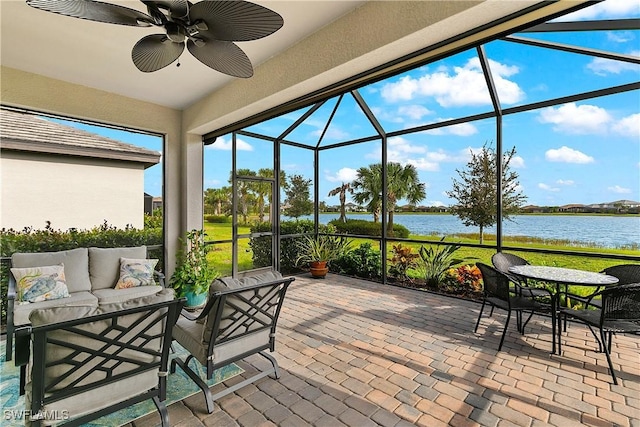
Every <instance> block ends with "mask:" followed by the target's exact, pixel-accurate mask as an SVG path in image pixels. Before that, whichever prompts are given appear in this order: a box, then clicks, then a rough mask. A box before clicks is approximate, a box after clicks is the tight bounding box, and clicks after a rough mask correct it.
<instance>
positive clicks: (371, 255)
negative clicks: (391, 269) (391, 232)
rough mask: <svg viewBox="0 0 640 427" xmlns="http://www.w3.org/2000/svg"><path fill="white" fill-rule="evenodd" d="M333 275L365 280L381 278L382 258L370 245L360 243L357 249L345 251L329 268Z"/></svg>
mask: <svg viewBox="0 0 640 427" xmlns="http://www.w3.org/2000/svg"><path fill="white" fill-rule="evenodd" d="M329 268H330V270H331V271H332V272H334V273H341V274H349V275H351V276H358V277H363V278H365V279H380V278H381V277H382V258H381V257H380V251H378V250H376V249H373V248H372V246H371V243H362V244H360V246H359V247H357V248H355V249H352V250H350V251H347V253H345V254H343V255H342V256H341V257H339V258H338V259H337V260H335V261H334V262H333V263H332V264H331V265H330V266H329Z"/></svg>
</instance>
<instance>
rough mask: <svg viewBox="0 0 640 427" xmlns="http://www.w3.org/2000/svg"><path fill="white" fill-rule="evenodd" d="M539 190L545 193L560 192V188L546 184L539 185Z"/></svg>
mask: <svg viewBox="0 0 640 427" xmlns="http://www.w3.org/2000/svg"><path fill="white" fill-rule="evenodd" d="M538 188H540V189H541V190H545V191H551V192H554V193H555V192H558V191H560V189H559V188H558V187H551V186H550V185H547V184H545V183H542V182H541V183H539V184H538Z"/></svg>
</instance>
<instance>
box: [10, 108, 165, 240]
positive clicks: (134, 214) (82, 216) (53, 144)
mask: <svg viewBox="0 0 640 427" xmlns="http://www.w3.org/2000/svg"><path fill="white" fill-rule="evenodd" d="M159 162H160V153H159V152H157V151H152V150H148V149H146V148H143V147H138V146H135V145H131V144H125V143H123V142H120V141H116V140H114V139H110V138H106V137H103V136H100V135H97V134H94V133H90V132H86V131H83V130H80V129H76V128H73V127H70V126H65V125H62V124H59V123H55V122H53V121H50V120H47V119H45V118H42V117H39V116H36V115H33V114H28V113H23V112H19V111H13V110H7V109H0V181H1V183H0V189H1V193H0V196H1V199H0V202H1V204H0V228H13V229H15V230H22V229H23V228H24V227H33V228H35V229H42V228H44V227H45V225H46V222H47V221H50V222H51V226H52V227H53V228H54V229H61V230H66V229H69V228H76V229H87V228H92V227H95V226H98V225H101V224H102V223H103V222H104V221H106V222H107V223H109V224H110V225H113V226H116V227H119V228H124V227H125V226H127V225H131V226H133V227H136V228H142V227H143V226H144V220H143V218H144V212H145V193H144V171H145V169H147V168H149V167H151V166H153V165H155V164H158V163H159ZM152 202H153V201H152Z"/></svg>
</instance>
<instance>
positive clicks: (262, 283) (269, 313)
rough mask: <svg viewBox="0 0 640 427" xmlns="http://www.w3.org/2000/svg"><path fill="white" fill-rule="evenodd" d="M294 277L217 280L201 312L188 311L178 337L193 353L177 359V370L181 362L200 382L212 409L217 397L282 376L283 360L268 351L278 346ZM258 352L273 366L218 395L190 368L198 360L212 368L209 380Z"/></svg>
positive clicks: (208, 371)
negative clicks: (279, 324) (279, 326)
mask: <svg viewBox="0 0 640 427" xmlns="http://www.w3.org/2000/svg"><path fill="white" fill-rule="evenodd" d="M293 281H294V278H283V277H282V275H280V273H278V272H269V273H264V274H261V275H259V276H254V277H247V278H243V279H233V278H231V277H226V278H222V279H217V280H216V281H214V282H213V283H212V284H211V287H210V289H209V298H208V300H207V303H206V305H205V307H204V308H203V309H202V311H201V312H200V313H199V314H197V315H195V314H191V313H189V312H187V311H186V310H183V312H182V317H180V318H179V319H178V322H177V324H176V327H175V329H174V331H173V337H174V339H175V340H176V341H177V342H178V343H179V344H180V345H181V346H182V347H184V348H185V349H186V350H187V351H188V352H189V353H190V354H189V356H187V357H186V358H185V359H184V360H183V359H180V358H178V357H176V358H174V359H173V360H172V361H171V372H172V373H173V372H175V369H176V364H177V365H179V366H180V368H182V370H183V371H184V372H185V373H186V374H187V375H188V376H189V377H190V378H191V379H192V380H193V381H194V382H195V383H196V384H197V385H198V387H199V388H200V389H201V390H202V392H203V394H204V396H205V400H206V404H207V411H208V412H209V413H212V412H213V410H214V405H213V402H214V401H215V400H217V399H219V398H220V397H222V396H225V395H227V394H229V393H232V392H234V391H235V390H238V389H240V388H242V387H244V386H245V385H247V384H250V383H252V382H254V381H256V380H258V379H260V378H263V377H265V376H267V375H270V374H272V373H273V374H274V375H275V377H276V378H279V376H280V374H279V367H278V362H277V361H276V359H275V358H274V357H273V356H271V355H270V354H268V353H266V351H267V350H268V351H270V352H273V351H274V349H275V338H276V324H277V322H278V316H279V314H280V308H281V307H282V303H283V300H284V297H285V294H286V292H287V288H288V286H289V284H290V283H291V282H293ZM253 354H260V355H261V356H263V357H265V358H266V359H267V360H269V361H270V362H271V368H270V369H268V370H265V371H261V372H258V373H257V374H256V375H254V376H252V377H250V378H247V379H245V380H244V381H242V382H240V383H238V384H235V385H233V386H232V387H229V388H226V389H224V390H222V391H220V392H219V393H216V394H212V393H211V391H210V390H209V387H208V385H207V384H206V382H205V381H204V380H203V379H202V378H200V376H199V375H198V374H197V373H196V372H195V371H194V370H192V369H191V368H190V367H189V363H190V362H191V361H192V360H194V359H195V361H196V363H200V364H201V365H203V366H204V367H205V368H206V376H207V379H211V378H212V376H213V373H214V371H215V370H216V369H218V368H220V367H223V366H226V365H228V364H230V363H233V362H236V361H238V360H240V359H243V358H245V357H248V356H251V355H253Z"/></svg>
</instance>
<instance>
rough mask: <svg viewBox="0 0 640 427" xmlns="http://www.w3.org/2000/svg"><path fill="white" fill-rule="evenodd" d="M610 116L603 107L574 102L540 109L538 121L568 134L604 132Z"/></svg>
mask: <svg viewBox="0 0 640 427" xmlns="http://www.w3.org/2000/svg"><path fill="white" fill-rule="evenodd" d="M611 120H612V118H611V116H610V115H609V113H608V112H607V110H605V109H604V108H600V107H597V106H595V105H586V104H585V105H576V103H575V102H570V103H568V104H563V105H561V106H559V107H547V108H544V109H542V111H540V115H539V116H538V121H540V122H541V123H551V124H553V129H554V130H555V131H558V132H565V133H570V134H592V133H604V132H606V130H607V125H608V124H609V123H610V122H611Z"/></svg>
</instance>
